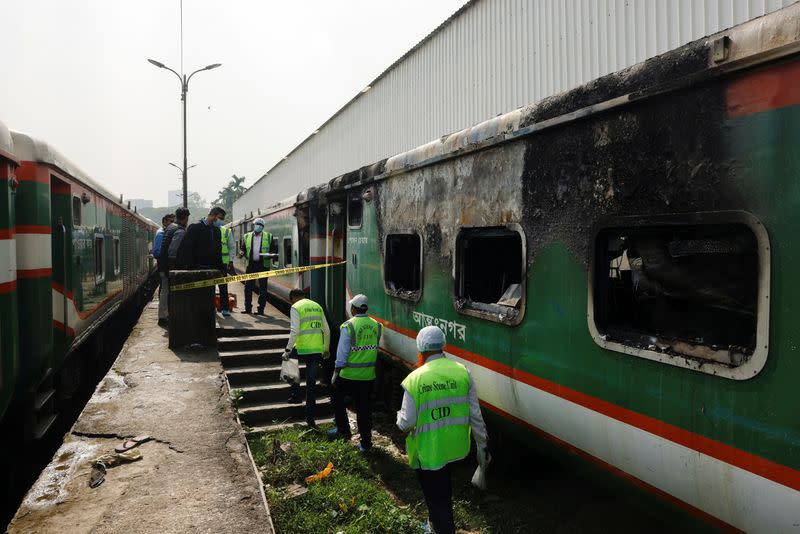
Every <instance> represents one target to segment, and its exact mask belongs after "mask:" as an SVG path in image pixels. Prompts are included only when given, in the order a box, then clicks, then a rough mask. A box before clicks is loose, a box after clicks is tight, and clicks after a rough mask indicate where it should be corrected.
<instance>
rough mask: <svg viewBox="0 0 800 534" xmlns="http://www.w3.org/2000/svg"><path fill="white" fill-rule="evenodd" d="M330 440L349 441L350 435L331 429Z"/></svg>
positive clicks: (329, 431)
mask: <svg viewBox="0 0 800 534" xmlns="http://www.w3.org/2000/svg"><path fill="white" fill-rule="evenodd" d="M328 439H331V440H333V439H344V440H348V439H350V436H349V435H348V434H341V433H340V432H339V429H338V428H336V427H334V428H331V429H330V430H328Z"/></svg>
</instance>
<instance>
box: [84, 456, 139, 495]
mask: <svg viewBox="0 0 800 534" xmlns="http://www.w3.org/2000/svg"><path fill="white" fill-rule="evenodd" d="M141 459H142V452H141V451H125V452H109V453H107V454H104V455H103V456H100V457H99V458H97V459H95V461H94V462H92V475H91V476H90V477H89V487H90V488H96V487H97V486H99V485H100V484H102V483H103V482H104V481H105V479H106V471H107V470H108V469H110V468H112V467H116V466H118V465H120V464H124V463H130V462H135V461H137V460H141Z"/></svg>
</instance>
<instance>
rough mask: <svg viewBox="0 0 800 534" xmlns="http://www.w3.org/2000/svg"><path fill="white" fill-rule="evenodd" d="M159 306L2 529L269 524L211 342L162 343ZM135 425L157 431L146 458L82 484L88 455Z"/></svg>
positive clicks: (221, 528)
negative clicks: (184, 348) (187, 348)
mask: <svg viewBox="0 0 800 534" xmlns="http://www.w3.org/2000/svg"><path fill="white" fill-rule="evenodd" d="M156 307H157V304H156V303H151V304H149V305H148V306H147V307H146V308H145V311H144V313H143V314H142V316H141V318H140V320H139V322H138V324H137V325H136V327H135V328H134V329H133V331H132V332H131V334H130V337H129V338H128V341H127V342H126V344H125V346H124V348H123V349H122V352H121V353H120V355H119V357H118V358H117V361H116V362H115V364H114V366H113V368H112V369H111V370H110V371H109V372H108V374H107V375H106V376H105V378H104V379H103V380H102V381H101V383H100V384H99V385H98V387H97V390H96V391H95V394H94V396H93V397H92V399H91V400H90V401H89V403H88V404H87V405H86V407H85V408H84V410H83V412H82V413H81V415H80V417H79V419H78V421H77V422H76V423H75V425H74V426H73V428H72V430H71V432H70V433H68V434H67V435H66V436H65V438H64V443H63V445H62V446H61V448H60V449H59V450H58V451H57V452H56V454H55V456H54V458H53V460H52V462H51V463H50V465H49V466H48V467H47V468H46V469H45V470H44V471H43V472H42V474H41V475H40V476H39V479H38V480H37V482H36V483H35V484H34V486H33V488H32V489H31V490H30V491H29V492H28V494H27V495H26V497H25V500H24V501H23V503H22V505H21V506H20V508H19V510H18V511H17V514H16V516H15V517H14V519H13V520H12V522H11V524H10V525H9V532H59V533H61V532H92V533H105V532H109V533H110V532H158V533H162V532H215V533H216V532H263V533H271V532H273V527H272V521H271V519H270V516H269V512H268V509H267V506H266V502H265V500H264V498H263V493H262V492H261V488H260V484H259V480H258V478H257V475H256V472H255V471H254V467H253V464H252V460H251V458H250V455H249V452H248V450H247V445H246V442H245V437H244V433H243V431H242V429H241V427H240V426H239V424H238V423H237V422H236V416H235V413H234V411H233V409H232V407H231V403H230V400H229V392H228V390H227V386H226V382H225V378H224V376H223V374H222V367H221V365H220V360H219V356H218V354H217V352H216V350H205V351H194V352H173V351H172V350H169V349H168V348H167V336H166V332H165V331H164V330H163V329H162V328H159V327H158V326H156V319H157V310H156ZM276 315H277V316H278V317H279V316H280V314H279V313H277V314H276ZM218 317H220V318H221V316H219V315H218ZM233 320H235V321H241V322H247V323H250V322H252V321H264V322H267V321H270V320H269V319H268V318H266V317H265V318H260V317H255V318H254V317H249V316H246V315H243V314H237V315H236V316H235V317H234V319H233ZM277 320H278V319H277V317H275V318H272V320H271V321H270V322H272V321H277ZM139 434H149V435H151V436H153V438H154V441H150V442H148V443H145V444H143V445H141V446H139V447H138V450H139V451H141V453H142V455H143V458H142V459H141V460H139V461H138V462H134V463H129V464H122V465H119V466H117V467H113V468H110V469H108V472H107V474H106V477H105V482H104V483H103V484H102V485H100V486H99V487H97V488H94V489H92V488H89V478H90V472H91V463H92V461H93V459H94V458H96V457H98V456H100V455H102V454H104V453H107V452H111V451H113V449H114V447H115V446H116V445H117V444H119V443H120V442H121V441H122V440H123V438H126V437H130V436H135V435H139Z"/></svg>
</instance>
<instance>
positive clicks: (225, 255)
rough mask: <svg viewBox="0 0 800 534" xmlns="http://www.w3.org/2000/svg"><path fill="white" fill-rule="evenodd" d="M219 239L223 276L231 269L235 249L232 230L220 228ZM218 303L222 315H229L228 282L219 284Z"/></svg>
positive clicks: (225, 227) (224, 227)
mask: <svg viewBox="0 0 800 534" xmlns="http://www.w3.org/2000/svg"><path fill="white" fill-rule="evenodd" d="M219 230H220V241H221V249H222V275H223V276H225V275H227V274H229V273H230V272H231V271H232V270H233V253H234V251H235V250H236V243H234V241H233V232H232V231H231V229H230V228H228V227H227V226H223V227H221V228H220V229H219ZM219 303H220V308H222V315H223V316H224V317H230V315H231V312H230V309H229V308H228V284H220V285H219Z"/></svg>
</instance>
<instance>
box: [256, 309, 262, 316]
mask: <svg viewBox="0 0 800 534" xmlns="http://www.w3.org/2000/svg"><path fill="white" fill-rule="evenodd" d="M256 315H264V308H259V309H258V311H257V312H256Z"/></svg>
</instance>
